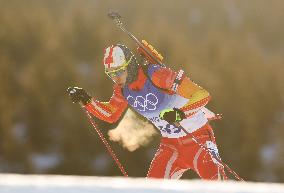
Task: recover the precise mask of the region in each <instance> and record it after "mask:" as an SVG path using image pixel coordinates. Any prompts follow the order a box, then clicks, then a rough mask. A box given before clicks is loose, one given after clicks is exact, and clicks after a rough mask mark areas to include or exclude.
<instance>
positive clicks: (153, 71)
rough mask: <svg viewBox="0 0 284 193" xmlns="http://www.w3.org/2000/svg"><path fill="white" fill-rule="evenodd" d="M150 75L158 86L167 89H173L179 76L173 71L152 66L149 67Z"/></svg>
mask: <svg viewBox="0 0 284 193" xmlns="http://www.w3.org/2000/svg"><path fill="white" fill-rule="evenodd" d="M148 73H149V76H150V78H151V80H152V82H153V83H154V84H155V85H156V86H159V87H161V88H165V89H170V88H171V86H172V84H173V82H174V80H175V78H176V74H177V73H176V72H175V71H173V70H172V69H170V68H167V67H164V66H159V65H150V66H149V67H148Z"/></svg>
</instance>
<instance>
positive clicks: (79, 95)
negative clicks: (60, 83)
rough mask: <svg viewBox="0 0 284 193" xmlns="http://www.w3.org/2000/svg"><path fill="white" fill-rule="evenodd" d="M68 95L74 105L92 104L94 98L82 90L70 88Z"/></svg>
mask: <svg viewBox="0 0 284 193" xmlns="http://www.w3.org/2000/svg"><path fill="white" fill-rule="evenodd" d="M67 93H68V95H69V97H70V99H71V101H72V102H73V103H79V102H81V103H83V104H84V105H86V104H87V103H90V102H91V99H92V97H91V96H90V95H89V94H88V93H87V92H86V91H85V90H84V89H82V88H79V87H68V88H67Z"/></svg>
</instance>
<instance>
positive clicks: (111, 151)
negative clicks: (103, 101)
mask: <svg viewBox="0 0 284 193" xmlns="http://www.w3.org/2000/svg"><path fill="white" fill-rule="evenodd" d="M81 107H82V109H83V110H84V111H85V113H86V115H87V117H88V119H89V121H90V123H91V125H92V126H93V128H94V129H95V130H96V132H97V133H98V135H99V137H100V139H101V140H102V142H103V143H104V145H105V147H106V149H107V151H108V153H109V154H110V155H111V157H112V159H113V160H114V161H115V163H116V165H117V166H118V168H119V169H120V171H121V173H122V174H123V175H124V176H125V177H128V174H127V173H126V171H125V170H124V168H123V166H122V164H121V163H120V161H119V160H118V158H117V156H116V155H115V153H114V151H113V150H112V148H111V147H110V145H109V143H108V142H107V140H106V138H105V137H104V135H103V133H102V132H101V131H100V130H99V128H98V127H97V124H96V123H95V121H94V120H93V118H92V116H91V115H90V113H89V112H88V110H86V109H85V108H84V107H83V106H81Z"/></svg>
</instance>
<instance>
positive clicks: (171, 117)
mask: <svg viewBox="0 0 284 193" xmlns="http://www.w3.org/2000/svg"><path fill="white" fill-rule="evenodd" d="M160 118H161V119H163V120H165V121H167V122H168V123H170V124H173V123H175V122H179V121H181V120H183V119H184V118H185V114H184V112H183V111H181V110H179V109H177V108H173V109H164V110H163V111H162V112H161V113H160Z"/></svg>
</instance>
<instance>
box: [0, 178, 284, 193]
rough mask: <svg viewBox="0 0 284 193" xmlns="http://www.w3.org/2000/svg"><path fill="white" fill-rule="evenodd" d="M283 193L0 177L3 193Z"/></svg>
mask: <svg viewBox="0 0 284 193" xmlns="http://www.w3.org/2000/svg"><path fill="white" fill-rule="evenodd" d="M22 192H23V193H157V192H158V193H169V192H171V193H284V184H276V183H253V182H235V181H227V182H217V181H201V180H154V179H145V178H124V177H91V176H63V175H20V174H0V193H22Z"/></svg>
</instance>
